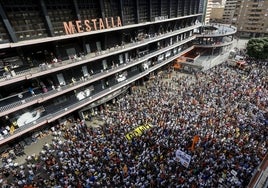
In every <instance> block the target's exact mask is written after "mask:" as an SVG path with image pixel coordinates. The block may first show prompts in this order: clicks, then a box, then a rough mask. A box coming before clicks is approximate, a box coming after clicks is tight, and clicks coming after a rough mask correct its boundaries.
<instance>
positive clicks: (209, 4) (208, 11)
mask: <svg viewBox="0 0 268 188" xmlns="http://www.w3.org/2000/svg"><path fill="white" fill-rule="evenodd" d="M211 11H212V0H207V7H206V14H205V20H204V22H205V24H208V23H209V21H210V16H211Z"/></svg>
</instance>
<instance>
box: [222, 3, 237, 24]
mask: <svg viewBox="0 0 268 188" xmlns="http://www.w3.org/2000/svg"><path fill="white" fill-rule="evenodd" d="M236 7H237V0H226V2H225V7H224V11H223V15H222V23H225V24H232V21H233V17H234V14H235V11H236Z"/></svg>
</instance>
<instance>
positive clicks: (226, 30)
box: [196, 24, 237, 38]
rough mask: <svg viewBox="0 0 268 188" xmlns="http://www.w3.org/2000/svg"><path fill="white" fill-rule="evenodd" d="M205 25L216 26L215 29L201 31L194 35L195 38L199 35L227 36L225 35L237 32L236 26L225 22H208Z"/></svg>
mask: <svg viewBox="0 0 268 188" xmlns="http://www.w3.org/2000/svg"><path fill="white" fill-rule="evenodd" d="M205 26H213V27H215V28H217V30H215V31H212V32H210V33H202V34H199V35H196V37H197V38H199V37H220V36H227V35H234V34H235V33H236V32H237V28H236V27H234V26H231V25H226V24H217V25H216V24H210V25H205Z"/></svg>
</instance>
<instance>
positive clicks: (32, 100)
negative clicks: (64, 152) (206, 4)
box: [0, 36, 195, 116]
mask: <svg viewBox="0 0 268 188" xmlns="http://www.w3.org/2000/svg"><path fill="white" fill-rule="evenodd" d="M194 39H195V36H192V37H189V38H187V39H185V40H182V41H180V42H178V43H175V44H173V45H171V46H167V47H165V48H162V49H160V50H157V51H155V52H152V53H150V54H147V55H145V56H143V57H141V58H137V59H135V60H132V61H130V62H128V63H125V64H121V65H120V66H118V67H116V68H113V69H109V70H105V71H102V72H100V73H98V74H95V75H92V76H90V77H88V78H86V79H81V80H78V81H77V82H75V83H71V84H69V85H66V86H62V87H61V88H60V90H51V91H48V92H47V93H41V94H38V95H36V96H32V97H29V98H26V99H23V100H20V99H19V98H18V101H16V102H13V103H10V104H7V105H5V106H1V107H0V116H4V115H7V114H10V113H12V112H15V111H18V110H20V109H23V108H25V107H28V106H31V105H33V104H37V103H42V102H44V101H47V100H49V99H52V98H54V97H57V96H59V95H62V94H64V93H67V92H70V91H72V90H75V89H77V88H80V87H83V86H85V85H88V84H91V83H93V82H95V81H98V80H101V79H103V78H105V77H108V76H111V75H113V74H115V73H118V72H120V71H123V70H125V69H128V68H130V67H132V66H135V65H138V64H141V63H143V62H145V61H148V60H149V59H150V58H152V57H155V56H157V55H160V54H163V53H165V52H167V51H169V50H172V49H173V48H176V47H178V46H180V45H183V44H185V43H187V42H189V41H192V40H194ZM7 103H8V102H7Z"/></svg>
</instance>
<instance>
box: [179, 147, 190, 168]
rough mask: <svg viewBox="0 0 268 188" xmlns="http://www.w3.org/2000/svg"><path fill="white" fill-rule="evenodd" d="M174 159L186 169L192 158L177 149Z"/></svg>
mask: <svg viewBox="0 0 268 188" xmlns="http://www.w3.org/2000/svg"><path fill="white" fill-rule="evenodd" d="M176 158H177V159H178V160H179V161H180V163H181V164H182V165H183V166H184V167H186V168H188V166H189V164H190V162H191V158H192V157H191V155H188V154H187V153H185V152H183V151H181V150H179V149H178V150H177V151H176Z"/></svg>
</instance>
